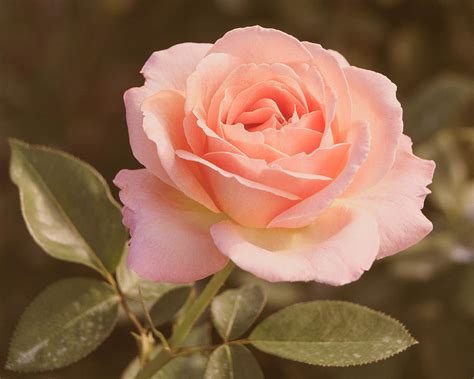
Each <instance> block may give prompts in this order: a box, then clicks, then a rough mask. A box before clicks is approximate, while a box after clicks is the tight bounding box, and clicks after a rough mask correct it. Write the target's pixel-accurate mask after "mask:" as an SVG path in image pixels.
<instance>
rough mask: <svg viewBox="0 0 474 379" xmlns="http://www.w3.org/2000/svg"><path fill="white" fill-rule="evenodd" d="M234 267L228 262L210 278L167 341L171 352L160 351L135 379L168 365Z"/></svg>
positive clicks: (143, 377)
mask: <svg viewBox="0 0 474 379" xmlns="http://www.w3.org/2000/svg"><path fill="white" fill-rule="evenodd" d="M234 267H235V265H234V263H232V262H229V263H228V264H227V266H225V267H224V268H223V269H222V270H221V271H219V272H218V273H216V274H215V275H214V276H213V277H212V279H211V280H210V281H209V283H208V284H207V285H206V288H204V290H203V291H202V293H201V294H200V295H199V296H198V298H197V299H196V300H195V301H194V303H192V304H191V306H190V307H189V309H188V310H187V312H186V313H185V314H184V316H183V319H182V320H181V322H180V323H179V324H178V325H177V326H176V328H175V330H174V332H173V334H172V336H171V338H170V340H169V345H170V347H171V349H172V351H168V350H164V349H163V350H161V351H160V353H159V354H158V355H157V356H156V357H155V358H153V359H152V360H150V361H149V362H148V363H145V365H144V366H143V368H142V369H141V371H140V372H139V373H138V375H137V376H136V379H150V378H151V377H153V375H154V374H155V373H156V372H157V371H158V370H160V369H161V368H162V367H163V366H164V365H165V364H166V363H168V361H170V360H171V358H173V356H174V352H175V351H176V350H177V349H179V348H180V347H181V346H182V345H183V343H184V341H185V339H186V337H187V336H188V334H189V332H190V331H191V329H192V327H193V326H194V324H195V323H196V321H197V320H198V319H199V317H200V316H201V315H202V313H203V312H204V311H205V310H206V308H207V307H208V305H209V304H210V302H211V301H212V299H213V298H214V296H215V295H216V294H217V292H218V291H219V289H220V288H221V287H222V285H223V284H224V282H225V281H226V280H227V278H228V277H229V275H230V274H231V272H232V270H233V269H234Z"/></svg>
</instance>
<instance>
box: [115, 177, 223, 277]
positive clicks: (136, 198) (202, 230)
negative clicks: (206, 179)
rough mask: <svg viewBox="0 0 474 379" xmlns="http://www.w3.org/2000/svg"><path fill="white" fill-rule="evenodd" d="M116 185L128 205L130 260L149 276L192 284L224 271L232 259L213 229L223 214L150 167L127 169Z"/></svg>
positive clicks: (135, 268) (123, 201)
mask: <svg viewBox="0 0 474 379" xmlns="http://www.w3.org/2000/svg"><path fill="white" fill-rule="evenodd" d="M114 183H115V184H116V185H117V186H118V187H119V188H120V189H121V191H120V200H121V201H122V203H123V204H124V205H125V208H124V210H123V212H124V223H125V225H126V226H127V227H128V228H130V234H131V236H132V239H131V241H130V253H129V258H128V264H129V265H130V267H131V268H132V269H133V270H134V271H136V272H137V274H139V275H140V276H141V277H143V278H145V279H149V280H156V281H163V282H170V283H187V282H192V281H195V280H198V279H202V278H205V277H206V276H209V275H212V274H213V273H215V272H216V271H219V270H220V269H221V268H222V267H223V266H224V265H225V264H226V262H227V261H228V259H227V258H226V257H225V256H223V255H222V254H221V253H220V252H219V251H218V250H217V248H216V246H215V245H214V243H213V242H212V238H211V236H210V234H209V227H210V226H211V225H212V224H214V223H215V222H217V221H218V220H219V219H222V217H220V216H218V215H216V214H213V213H211V212H209V211H208V210H206V209H205V208H203V207H202V206H200V205H199V204H197V203H195V202H193V201H192V200H189V199H187V198H186V197H184V196H183V195H182V194H180V193H179V192H178V191H176V190H174V189H173V188H171V187H169V186H167V185H165V184H163V183H162V182H161V181H160V180H158V179H157V178H156V177H154V176H153V175H152V174H151V173H149V172H148V171H147V170H145V169H142V170H122V171H120V172H119V173H118V175H117V176H116V178H115V180H114Z"/></svg>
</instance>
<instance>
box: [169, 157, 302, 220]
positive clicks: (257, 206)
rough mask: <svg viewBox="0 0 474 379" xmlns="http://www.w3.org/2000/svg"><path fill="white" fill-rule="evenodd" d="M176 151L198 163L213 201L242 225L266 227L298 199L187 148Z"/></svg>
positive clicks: (188, 159) (186, 158)
mask: <svg viewBox="0 0 474 379" xmlns="http://www.w3.org/2000/svg"><path fill="white" fill-rule="evenodd" d="M176 154H177V155H178V156H179V157H180V158H182V159H185V160H187V161H190V162H195V163H198V164H199V166H200V168H201V171H202V172H203V174H204V176H205V177H206V178H207V180H208V182H209V185H210V187H211V188H212V192H213V195H214V200H215V202H216V204H218V206H219V208H220V209H221V210H222V212H224V213H226V214H227V215H229V217H231V218H232V219H234V220H236V221H237V222H238V223H239V224H241V225H245V226H251V227H265V226H266V224H267V223H268V222H269V221H270V220H271V219H272V218H273V217H275V216H276V215H277V214H279V213H281V212H282V211H284V210H285V209H288V208H289V207H290V206H291V205H292V204H295V202H296V201H297V200H299V199H300V198H299V197H298V196H296V195H295V194H292V193H288V192H285V191H282V190H279V189H277V188H273V187H269V186H266V185H264V184H262V183H257V182H253V181H251V180H248V179H245V178H243V177H241V176H239V175H236V174H233V173H230V172H227V171H225V170H223V169H221V168H220V167H218V166H216V165H214V164H212V163H211V162H209V161H207V160H205V159H202V158H200V157H198V156H196V155H194V154H192V153H190V152H188V151H182V150H178V151H177V152H176ZM261 204H265V207H261Z"/></svg>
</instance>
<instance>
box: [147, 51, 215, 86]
mask: <svg viewBox="0 0 474 379" xmlns="http://www.w3.org/2000/svg"><path fill="white" fill-rule="evenodd" d="M211 47H212V44H209V43H180V44H178V45H174V46H172V47H170V48H169V49H166V50H161V51H155V52H154V53H153V54H152V55H151V57H150V58H149V59H148V60H147V61H146V63H145V65H144V66H143V68H142V70H141V73H142V74H143V76H144V77H145V79H146V83H145V86H146V87H148V88H149V89H150V90H152V91H153V92H158V91H161V90H167V89H172V90H177V91H184V90H185V88H186V80H187V79H188V77H189V75H190V74H191V73H192V72H193V71H194V70H195V68H196V65H197V64H198V63H199V61H200V60H201V59H202V58H203V57H204V56H205V55H206V54H207V52H208V51H209V49H210V48H211Z"/></svg>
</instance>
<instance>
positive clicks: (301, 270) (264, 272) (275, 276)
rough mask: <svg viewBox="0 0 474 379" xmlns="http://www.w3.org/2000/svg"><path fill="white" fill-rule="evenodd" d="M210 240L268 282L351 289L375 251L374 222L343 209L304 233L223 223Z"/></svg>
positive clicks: (358, 212)
mask: <svg viewBox="0 0 474 379" xmlns="http://www.w3.org/2000/svg"><path fill="white" fill-rule="evenodd" d="M211 235H212V238H213V239H214V242H215V244H216V245H217V247H218V248H219V250H220V251H221V252H222V253H223V254H225V255H227V256H228V257H229V258H230V259H231V260H232V261H233V262H234V263H235V264H236V265H238V266H239V267H241V268H242V269H244V270H246V271H249V272H251V273H253V274H254V275H256V276H258V277H260V278H262V279H265V280H268V281H270V282H281V281H310V280H314V281H317V282H322V283H328V284H332V285H342V284H346V283H350V282H352V281H354V280H357V279H358V278H359V277H360V276H361V275H362V273H363V272H364V271H365V270H368V269H369V268H370V266H371V265H372V263H373V261H374V259H375V256H376V255H377V251H378V249H379V236H378V233H377V224H376V222H375V220H374V218H373V217H372V216H370V215H369V214H367V213H365V212H363V211H361V210H353V209H345V208H331V209H329V210H327V211H326V212H325V213H324V214H322V215H321V216H320V217H319V218H318V219H317V220H316V221H315V222H314V223H313V224H312V225H310V226H308V227H306V228H303V229H290V230H288V229H277V230H271V229H266V230H261V229H258V230H257V229H251V228H244V227H242V226H239V225H237V224H235V223H234V222H232V221H221V222H219V223H217V224H215V225H213V226H212V227H211Z"/></svg>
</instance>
